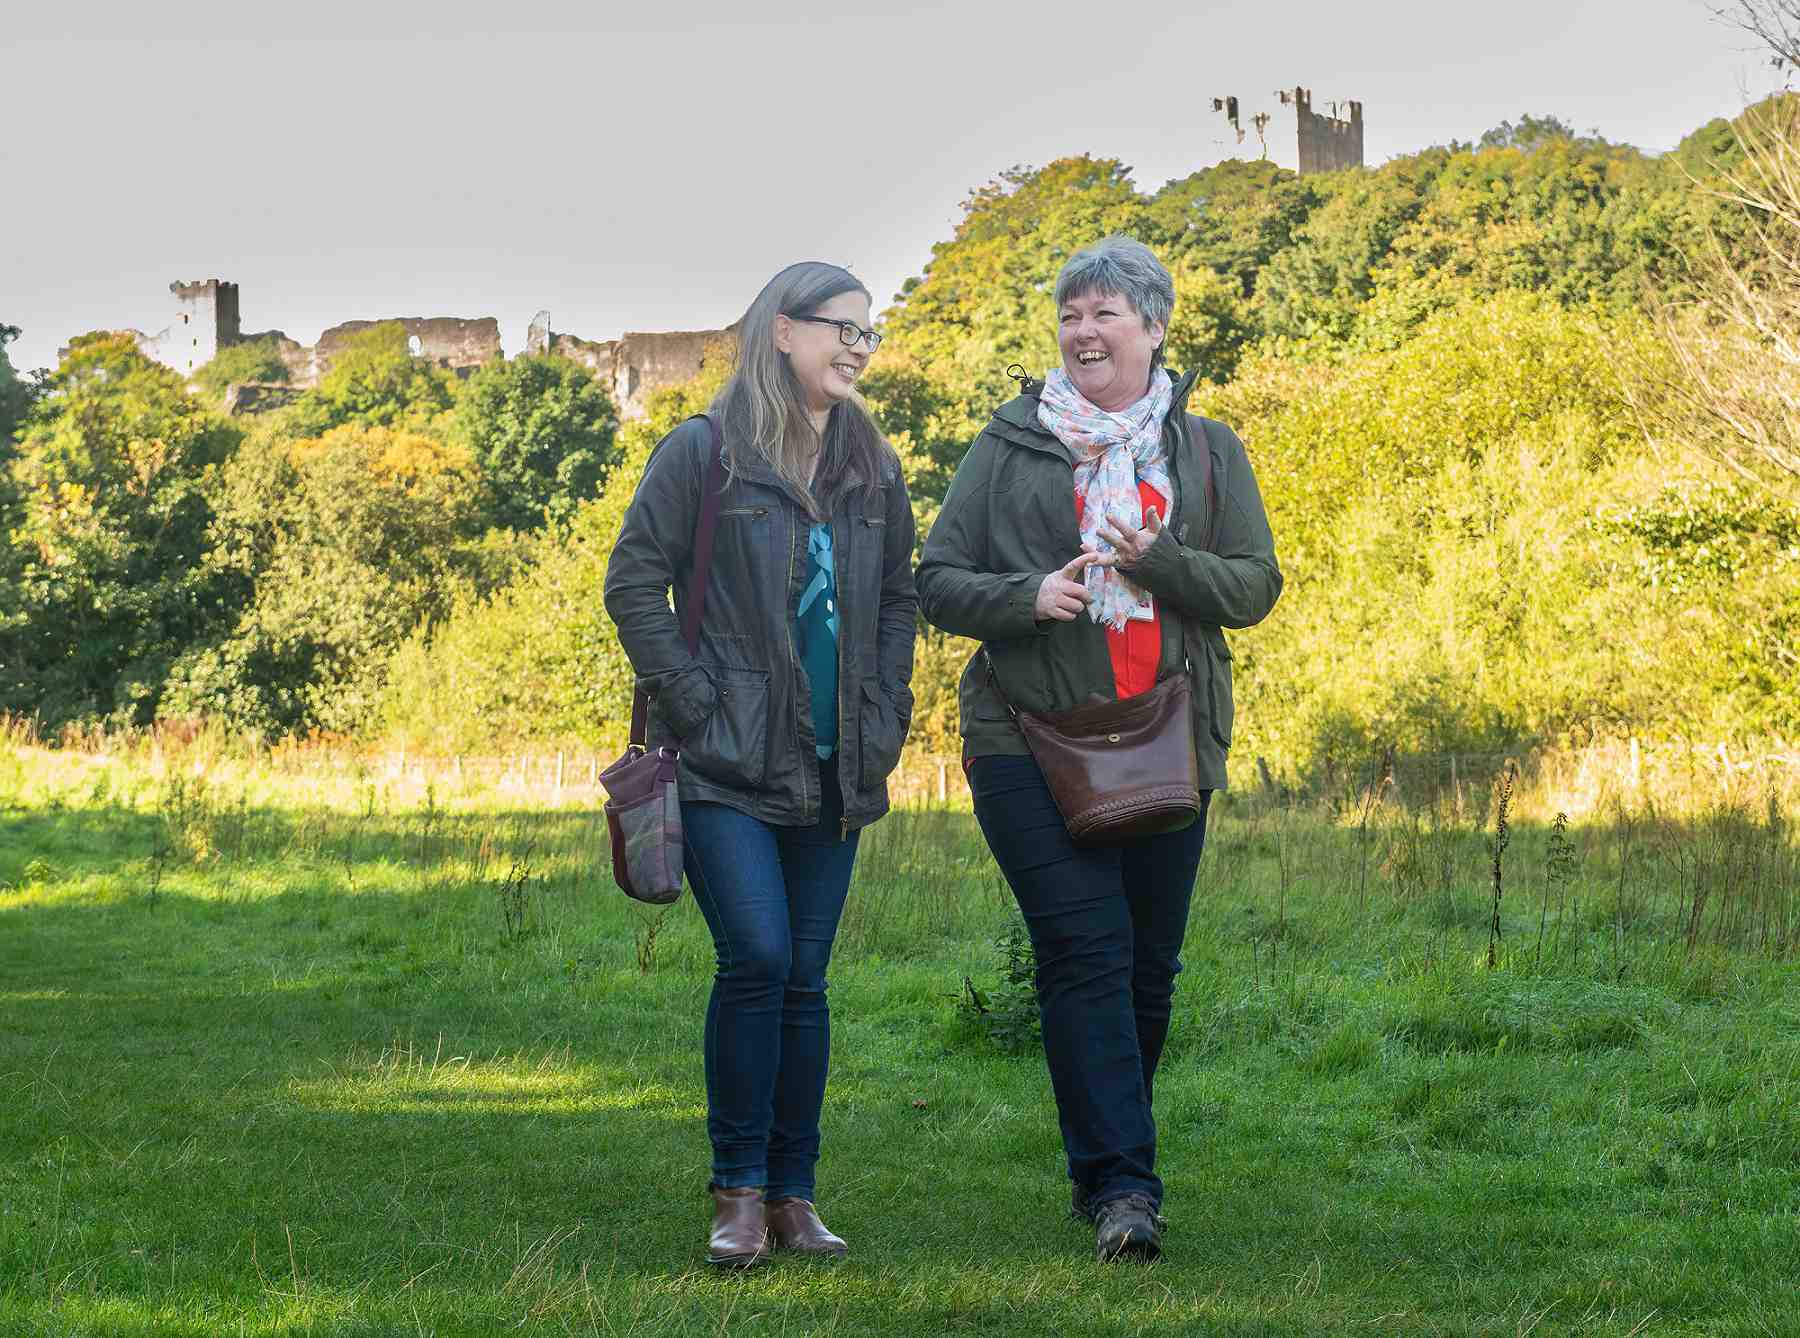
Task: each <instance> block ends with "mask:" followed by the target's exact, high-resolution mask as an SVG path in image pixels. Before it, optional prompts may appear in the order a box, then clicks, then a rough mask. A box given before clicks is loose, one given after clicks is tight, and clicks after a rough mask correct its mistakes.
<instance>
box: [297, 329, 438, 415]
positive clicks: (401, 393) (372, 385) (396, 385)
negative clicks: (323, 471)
mask: <svg viewBox="0 0 1800 1338" xmlns="http://www.w3.org/2000/svg"><path fill="white" fill-rule="evenodd" d="M455 381H456V378H455V377H454V376H452V375H451V373H449V372H447V371H445V370H444V369H442V368H440V367H435V366H433V365H432V364H431V363H429V362H424V361H421V360H420V359H418V358H415V357H414V356H413V355H412V352H411V350H410V349H409V348H408V347H407V334H406V327H405V326H404V325H402V324H400V322H399V321H384V322H382V323H381V324H380V325H377V326H374V327H373V328H371V329H368V330H364V331H362V332H361V333H360V334H357V335H354V336H352V337H351V339H350V340H349V342H348V343H347V344H346V346H345V348H344V351H343V352H342V353H340V354H338V355H337V357H335V358H334V359H332V362H331V366H330V367H329V368H328V369H327V370H326V372H325V375H324V376H322V377H321V378H319V384H318V386H317V387H316V388H315V389H313V390H311V391H309V392H308V393H307V394H305V395H303V396H301V397H300V399H299V401H298V402H297V403H295V404H293V405H291V406H289V407H288V408H286V409H284V410H281V411H280V413H279V414H278V415H275V416H274V417H275V419H276V424H277V427H278V428H279V430H280V434H281V435H283V436H285V437H287V438H288V439H289V440H303V439H306V438H316V437H320V436H322V435H324V434H325V433H327V432H329V431H330V430H331V429H332V428H334V427H341V426H343V425H344V424H346V423H357V424H361V425H362V426H364V427H407V428H410V429H412V430H414V431H433V432H435V431H439V430H441V429H440V428H439V427H438V425H436V423H435V421H434V420H435V419H436V418H437V417H438V416H439V415H440V414H442V413H444V412H445V411H446V410H447V409H449V407H450V404H451V401H452V398H453V397H454V394H455V391H454V387H455Z"/></svg>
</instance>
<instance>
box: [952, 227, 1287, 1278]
mask: <svg viewBox="0 0 1800 1338" xmlns="http://www.w3.org/2000/svg"><path fill="white" fill-rule="evenodd" d="M1055 296H1056V309H1057V344H1058V347H1059V350H1060V352H1061V354H1062V365H1061V366H1060V367H1058V368H1055V369H1053V370H1052V371H1051V372H1050V373H1049V375H1048V376H1046V377H1045V378H1044V379H1043V380H1042V381H1038V380H1036V379H1034V378H1027V379H1026V381H1025V385H1024V390H1023V392H1022V393H1021V394H1020V395H1018V396H1017V397H1016V398H1014V399H1013V400H1011V401H1010V402H1008V403H1007V404H1004V405H1002V406H1001V407H1000V408H999V409H998V410H996V411H995V413H994V416H993V418H992V419H991V420H990V422H989V424H988V426H987V427H986V428H985V429H984V430H983V431H982V433H981V435H980V436H979V437H977V438H976V439H975V444H974V445H973V446H971V447H970V448H969V452H968V454H967V455H966V456H964V457H963V461H962V463H961V465H960V466H958V468H957V471H956V478H955V479H954V480H953V481H952V483H951V485H950V491H949V493H948V494H947V495H946V496H945V498H944V504H943V509H942V510H941V511H940V512H939V514H938V518H937V521H936V522H935V523H934V524H933V526H932V528H931V534H930V536H929V537H928V538H927V539H926V541H925V549H924V554H923V557H922V560H921V562H920V564H919V569H918V574H917V583H918V591H919V599H920V605H921V608H922V610H923V612H924V614H925V617H926V619H927V620H928V621H930V622H931V623H933V624H935V625H936V626H938V627H941V628H943V629H944V630H945V631H947V632H953V633H956V634H957V635H960V636H968V637H975V638H978V639H979V640H980V641H981V642H982V643H983V644H982V647H981V649H980V650H978V651H977V652H976V654H975V655H974V656H973V657H971V659H970V661H969V665H968V668H967V669H966V670H965V671H964V673H963V677H962V687H961V707H962V737H963V758H964V768H965V770H966V771H967V773H968V777H969V784H970V788H971V789H972V790H973V791H974V795H975V816H976V818H977V820H978V821H979V822H980V824H981V829H982V833H983V835H984V836H985V837H986V838H987V842H988V846H989V848H990V849H991V850H992V851H993V853H994V858H995V860H996V861H997V862H998V863H999V865H1000V868H1001V871H1002V872H1003V873H1004V874H1005V875H1006V879H1007V882H1008V883H1009V884H1010V885H1011V887H1012V890H1013V895H1014V897H1015V898H1016V899H1017V901H1018V903H1019V909H1020V910H1021V911H1022V912H1023V913H1024V916H1025V923H1026V927H1027V928H1028V929H1029V931H1030V934H1031V942H1032V947H1033V948H1034V949H1035V951H1036V957H1037V995H1038V1009H1039V1014H1040V1016H1041V1018H1042V1021H1043V1037H1044V1054H1045V1057H1046V1059H1047V1060H1048V1063H1049V1068H1050V1079H1051V1086H1052V1089H1053V1091H1054V1092H1055V1096H1056V1106H1057V1112H1058V1114H1059V1115H1060V1117H1061V1123H1062V1133H1063V1147H1064V1150H1065V1152H1066V1153H1067V1158H1068V1172H1069V1177H1070V1179H1071V1180H1072V1181H1073V1190H1072V1202H1073V1206H1074V1210H1075V1212H1076V1213H1077V1214H1079V1215H1080V1216H1083V1217H1086V1218H1089V1219H1090V1220H1092V1221H1093V1222H1094V1225H1095V1252H1096V1254H1097V1256H1098V1257H1099V1258H1100V1259H1101V1260H1110V1259H1117V1258H1121V1257H1137V1258H1155V1257H1156V1256H1157V1255H1158V1254H1160V1253H1161V1250H1162V1228H1163V1221H1162V1217H1161V1209H1162V1195H1163V1185H1162V1181H1161V1179H1159V1178H1158V1176H1157V1174H1156V1124H1155V1120H1154V1118H1153V1116H1152V1112H1151V1093H1152V1089H1153V1086H1154V1083H1155V1079H1156V1069H1157V1064H1158V1061H1159V1060H1160V1058H1161V1056H1162V1050H1163V1044H1164V1041H1165V1040H1166V1039H1167V1036H1168V1032H1169V1016H1170V1009H1171V1000H1172V999H1173V996H1174V990H1175V976H1176V973H1177V972H1179V971H1180V970H1181V956H1180V954H1181V945H1182V941H1183V938H1184V937H1185V935H1186V932H1187V919H1188V906H1189V902H1190V900H1191V898H1192V896H1193V890H1194V877H1195V873H1196V871H1197V869H1198V867H1199V862H1200V850H1201V845H1202V842H1203V841H1204V839H1205V832H1206V812H1207V808H1208V801H1209V800H1210V798H1211V795H1212V792H1213V791H1214V790H1216V789H1219V788H1221V787H1223V786H1224V784H1225V755H1226V751H1227V749H1228V748H1229V747H1230V746H1231V728H1232V715H1233V712H1232V698H1231V651H1230V649H1229V648H1228V646H1227V645H1226V642H1225V637H1224V634H1223V631H1222V630H1221V629H1223V628H1226V627H1248V626H1250V625H1251V624H1253V623H1256V622H1260V621H1261V620H1262V619H1263V618H1264V617H1265V616H1267V614H1268V613H1269V610H1270V609H1272V608H1273V607H1274V605H1275V601H1276V598H1277V597H1278V596H1279V595H1280V593H1281V569H1280V567H1279V566H1277V564H1276V561H1275V546H1274V540H1273V539H1272V537H1271V536H1270V533H1269V523H1268V519H1267V517H1266V516H1265V515H1264V512H1263V505H1262V498H1261V495H1260V494H1259V492H1258V491H1257V487H1256V478H1255V476H1254V474H1253V473H1252V472H1251V469H1250V461H1249V458H1248V456H1246V454H1245V452H1244V447H1243V445H1242V443H1241V442H1239V441H1238V439H1237V436H1236V435H1235V434H1234V433H1233V432H1232V431H1231V429H1230V428H1228V427H1226V426H1225V425H1224V424H1223V423H1219V422H1214V421H1212V420H1211V419H1206V418H1199V417H1196V416H1194V415H1192V414H1189V413H1187V412H1186V404H1187V399H1188V395H1189V393H1190V392H1191V391H1192V389H1193V386H1194V381H1195V376H1194V373H1193V372H1191V371H1190V372H1189V373H1188V374H1187V375H1185V376H1182V377H1180V378H1179V379H1177V378H1175V377H1173V376H1171V374H1170V373H1169V372H1168V371H1166V370H1165V369H1164V368H1163V365H1162V363H1163V347H1164V341H1165V339H1166V337H1167V334H1168V328H1169V321H1170V319H1171V318H1172V316H1173V314H1174V307H1175V288H1174V284H1173V283H1172V282H1171V280H1170V278H1169V272H1168V270H1167V269H1165V268H1164V267H1163V265H1162V263H1161V262H1160V261H1159V260H1157V258H1156V256H1155V255H1154V254H1153V253H1152V252H1151V251H1150V249H1149V248H1148V247H1146V246H1144V245H1143V244H1142V243H1141V242H1138V241H1135V240H1133V239H1132V238H1129V237H1108V238H1106V239H1105V240H1104V241H1101V242H1099V243H1097V244H1096V245H1094V246H1092V247H1090V248H1088V249H1087V250H1085V251H1082V252H1081V253H1080V254H1078V255H1076V256H1073V257H1072V258H1071V259H1070V260H1069V262H1068V263H1067V264H1066V265H1064V266H1063V269H1062V273H1061V274H1060V275H1059V276H1058V278H1057V282H1056V294H1055ZM1084 613H1085V614H1086V615H1087V616H1086V617H1082V616H1081V615H1083V614H1084ZM1183 675H1185V676H1186V677H1187V679H1188V680H1189V681H1188V682H1187V683H1185V684H1184V683H1180V682H1175V683H1171V682H1170V680H1172V679H1178V678H1179V677H1181V676H1183ZM1166 689H1174V691H1167V690H1166ZM1153 692H1154V693H1162V694H1164V695H1163V697H1162V700H1166V701H1170V702H1173V703H1175V706H1174V708H1173V712H1172V714H1171V715H1170V717H1169V722H1170V728H1171V733H1170V735H1169V737H1171V738H1173V739H1174V740H1175V744H1174V747H1175V748H1176V750H1177V751H1178V752H1185V750H1186V743H1187V738H1188V736H1189V735H1191V737H1192V740H1193V745H1194V747H1193V753H1192V768H1193V769H1192V771H1191V772H1189V773H1188V775H1189V777H1190V779H1193V780H1195V782H1196V786H1195V789H1193V790H1190V791H1189V792H1188V793H1189V794H1190V795H1192V796H1193V798H1194V799H1195V800H1196V801H1197V802H1196V803H1195V805H1194V806H1193V807H1192V808H1190V809H1188V810H1186V811H1184V812H1183V813H1181V814H1180V815H1179V816H1178V817H1177V818H1175V819H1173V820H1171V822H1170V824H1168V825H1171V826H1173V825H1174V823H1175V822H1185V823H1186V825H1185V826H1177V827H1175V829H1173V830H1159V831H1155V832H1152V833H1150V834H1140V835H1130V836H1124V837H1120V838H1117V839H1100V840H1098V841H1095V840H1093V839H1091V838H1090V837H1088V836H1086V835H1085V834H1084V836H1083V838H1082V840H1081V841H1079V842H1078V841H1077V839H1076V837H1075V836H1074V835H1072V834H1071V824H1070V822H1069V821H1068V818H1069V814H1068V813H1067V812H1065V811H1064V808H1063V807H1061V806H1059V803H1058V795H1057V793H1055V792H1053V790H1052V788H1051V783H1050V780H1049V779H1047V775H1046V770H1047V769H1046V766H1045V765H1044V764H1043V763H1041V762H1040V761H1039V759H1038V758H1037V757H1035V756H1034V755H1033V746H1032V745H1031V744H1030V743H1028V741H1027V738H1026V736H1025V734H1024V733H1023V731H1022V730H1021V727H1020V724H1019V717H1020V715H1021V714H1023V715H1028V716H1029V715H1035V716H1036V717H1037V718H1038V721H1039V725H1034V732H1035V731H1036V730H1037V729H1038V728H1039V726H1041V723H1042V722H1043V721H1045V720H1052V719H1054V718H1056V717H1057V716H1058V715H1059V714H1060V713H1062V712H1066V711H1069V710H1071V709H1072V708H1076V707H1081V708H1084V711H1085V710H1086V708H1088V707H1090V706H1091V707H1094V708H1095V709H1098V710H1105V709H1106V708H1107V706H1108V705H1109V704H1113V703H1119V702H1124V701H1126V700H1128V699H1130V698H1133V697H1137V696H1140V695H1144V694H1150V693H1153ZM1184 696H1185V697H1186V700H1187V701H1188V702H1190V703H1191V705H1189V706H1188V707H1186V708H1183V707H1181V705H1180V703H1181V701H1182V700H1183V697H1184ZM1151 700H1156V699H1154V698H1152V699H1151ZM1110 737H1111V738H1112V740H1114V741H1115V742H1117V741H1118V739H1119V735H1117V734H1114V735H1112V736H1110ZM1038 746H1040V747H1041V746H1043V745H1042V742H1041V740H1040V744H1039V745H1038ZM1066 789H1067V787H1066V786H1064V790H1065V793H1064V795H1063V798H1064V799H1065V801H1066V798H1067V795H1066ZM1106 799H1107V796H1106V795H1104V794H1102V795H1100V796H1098V802H1099V803H1100V804H1101V806H1102V807H1104V805H1105V802H1106Z"/></svg>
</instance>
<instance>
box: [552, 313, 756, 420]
mask: <svg viewBox="0 0 1800 1338" xmlns="http://www.w3.org/2000/svg"><path fill="white" fill-rule="evenodd" d="M735 338H736V336H735V334H734V333H733V330H732V329H729V328H728V329H724V330H680V331H673V332H670V333H665V334H644V333H633V334H625V335H621V336H620V337H619V338H617V339H608V340H603V341H598V342H596V341H594V340H589V339H579V338H577V337H576V336H574V335H567V334H558V335H549V337H548V341H547V342H548V349H549V351H550V352H552V353H556V354H559V355H561V356H562V357H565V358H568V359H569V360H570V361H571V362H578V363H580V364H581V365H582V366H583V367H586V368H587V369H588V370H589V371H591V372H593V374H594V377H595V379H596V380H598V381H599V382H600V384H601V385H603V386H605V387H606V389H607V393H608V394H610V395H611V396H612V398H613V403H614V404H616V405H618V407H619V417H620V419H621V420H622V421H627V422H629V421H631V420H632V419H637V418H642V417H643V416H644V415H645V413H646V412H648V409H649V402H650V396H651V395H653V394H655V393H656V392H657V391H659V390H662V389H664V388H666V387H668V386H676V385H680V384H681V383H682V382H683V381H687V380H691V379H692V378H693V377H695V376H697V375H698V374H699V373H700V372H701V370H702V369H704V368H705V367H706V366H707V358H708V355H709V352H710V354H711V356H714V357H726V358H728V357H730V356H731V350H732V345H733V342H734V340H735Z"/></svg>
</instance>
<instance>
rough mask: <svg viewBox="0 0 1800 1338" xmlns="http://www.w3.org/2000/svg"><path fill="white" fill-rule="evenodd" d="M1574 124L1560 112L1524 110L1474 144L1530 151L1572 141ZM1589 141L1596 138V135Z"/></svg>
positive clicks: (1574, 138) (1574, 136)
mask: <svg viewBox="0 0 1800 1338" xmlns="http://www.w3.org/2000/svg"><path fill="white" fill-rule="evenodd" d="M1579 138H1580V136H1578V135H1577V134H1576V133H1575V128H1574V127H1573V126H1571V125H1570V124H1569V123H1568V122H1567V121H1565V120H1563V119H1562V117H1560V116H1533V115H1532V114H1531V113H1530V112H1527V113H1525V114H1524V115H1523V116H1521V117H1520V118H1519V119H1518V122H1517V123H1516V124H1515V123H1514V122H1512V121H1502V122H1500V124H1499V125H1497V126H1495V127H1494V128H1493V129H1492V130H1489V131H1488V132H1487V133H1486V134H1484V135H1482V137H1481V139H1480V141H1479V142H1478V144H1477V147H1478V148H1483V149H1520V150H1523V151H1524V152H1526V153H1530V152H1531V151H1532V150H1533V149H1538V148H1542V147H1543V146H1544V145H1546V144H1552V143H1556V142H1558V141H1565V142H1573V141H1575V140H1577V139H1579ZM1592 142H1596V143H1597V142H1599V141H1598V139H1597V137H1596V138H1595V139H1594V140H1593V141H1592Z"/></svg>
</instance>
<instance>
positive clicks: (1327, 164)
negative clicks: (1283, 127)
mask: <svg viewBox="0 0 1800 1338" xmlns="http://www.w3.org/2000/svg"><path fill="white" fill-rule="evenodd" d="M1290 96H1292V97H1293V99H1294V110H1295V118H1294V119H1295V127H1294V130H1295V137H1296V141H1297V148H1298V155H1297V156H1298V159H1299V171H1300V175H1301V176H1306V175H1307V174H1309V173H1312V172H1339V171H1342V170H1343V169H1345V168H1347V167H1361V166H1362V165H1363V120H1362V103H1360V102H1352V103H1350V104H1349V108H1348V109H1349V112H1350V115H1349V118H1348V119H1340V118H1338V117H1334V116H1324V115H1321V114H1320V113H1318V112H1315V111H1314V110H1313V109H1312V92H1311V90H1309V89H1305V88H1296V89H1294V90H1293V93H1292V94H1291V95H1290V94H1288V93H1283V94H1282V95H1281V98H1282V101H1283V102H1286V101H1287V100H1288V98H1289V97H1290Z"/></svg>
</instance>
